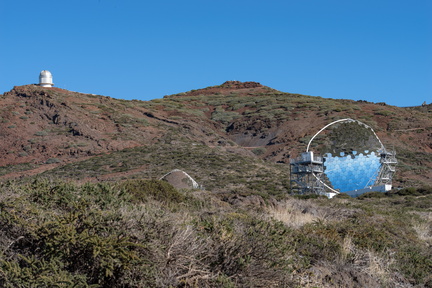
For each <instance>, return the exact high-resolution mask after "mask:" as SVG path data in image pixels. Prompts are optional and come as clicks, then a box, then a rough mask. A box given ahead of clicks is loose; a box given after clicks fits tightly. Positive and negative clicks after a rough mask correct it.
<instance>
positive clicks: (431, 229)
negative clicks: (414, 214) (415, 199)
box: [413, 212, 432, 246]
mask: <svg viewBox="0 0 432 288" xmlns="http://www.w3.org/2000/svg"><path fill="white" fill-rule="evenodd" d="M421 216H422V218H423V219H424V221H425V222H420V223H417V224H415V225H414V226H413V228H414V230H415V231H416V232H417V235H418V237H419V239H421V240H423V241H425V242H426V243H427V244H428V245H429V246H432V212H428V213H422V215H421Z"/></svg>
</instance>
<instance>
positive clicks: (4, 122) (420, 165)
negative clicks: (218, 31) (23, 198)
mask: <svg viewBox="0 0 432 288" xmlns="http://www.w3.org/2000/svg"><path fill="white" fill-rule="evenodd" d="M431 111H432V107H431V105H429V106H425V107H413V108H400V107H395V106H389V105H386V104H385V103H378V104H376V103H367V102H365V101H352V100H335V99H324V98H321V97H313V96H306V95H299V94H290V93H284V92H280V91H277V90H274V89H271V88H269V87H266V86H263V85H261V84H259V83H256V82H244V83H242V82H238V81H227V82H225V83H224V84H222V85H220V86H213V87H208V88H204V89H199V90H192V91H189V92H185V93H180V94H176V95H171V96H166V97H164V98H163V99H156V100H152V101H137V100H132V101H126V100H119V99H113V98H110V97H105V96H99V95H91V94H80V93H76V92H70V91H66V90H62V89H59V88H42V87H39V86H35V85H26V86H20V87H14V89H13V90H11V91H10V92H7V93H5V94H4V95H2V96H1V102H0V117H1V123H0V129H1V131H2V132H1V133H2V134H1V136H2V137H3V139H4V141H3V145H1V147H0V156H1V158H0V159H1V160H0V165H1V167H2V168H0V175H1V177H2V178H3V179H7V178H13V177H17V176H22V175H35V174H38V173H41V172H44V171H49V170H52V169H54V168H57V169H62V168H61V167H62V166H63V165H65V164H71V163H78V162H81V161H87V162H94V161H93V160H91V159H92V157H95V156H98V157H99V155H106V154H107V153H108V154H110V155H111V154H113V153H114V154H113V158H115V157H116V156H114V155H115V154H116V153H121V154H122V155H123V156H122V157H125V158H124V160H126V161H123V162H125V163H123V164H122V163H120V162H121V161H120V162H117V163H105V166H104V167H102V168H101V167H99V168H96V167H93V168H91V169H96V170H91V171H93V172H94V173H91V171H88V172H89V173H88V174H91V175H98V176H102V175H104V178H111V179H116V178H118V177H126V176H125V174H128V175H129V174H132V175H134V174H138V175H147V176H148V175H149V173H150V174H152V173H153V174H152V175H151V176H152V177H158V176H159V177H160V176H162V175H163V174H165V173H166V172H168V171H167V170H169V169H171V168H172V167H171V166H172V165H171V166H170V167H168V166H167V167H166V168H165V167H163V164H162V163H158V164H157V166H158V167H159V168H161V169H160V171H159V170H158V173H161V174H158V175H156V174H154V171H155V168H154V167H152V166H153V164H152V163H147V164H145V163H141V164H140V165H141V166H139V165H138V164H136V165H132V164H131V165H129V166H131V169H130V171H129V172H128V173H126V172H127V170H128V168H127V166H128V163H127V162H128V161H130V162H136V161H137V160H136V159H132V158H131V157H128V156H127V155H128V154H127V151H129V150H126V151H123V150H124V149H126V148H134V147H137V149H141V148H138V147H145V148H142V149H153V150H154V149H158V148H157V147H161V146H163V145H165V146H166V147H165V148H164V149H159V150H158V155H159V156H158V157H162V158H163V157H171V156H169V155H170V154H171V153H173V151H175V150H176V149H179V148H181V149H185V147H187V146H190V145H201V146H203V149H207V150H208V151H207V152H205V153H213V152H214V153H219V152H220V153H221V155H222V154H224V153H226V152H227V153H234V154H236V155H239V156H241V157H242V158H243V159H250V160H247V161H245V162H248V161H250V162H253V161H255V160H253V159H257V158H259V159H263V160H265V163H266V164H265V165H267V164H268V165H274V164H271V163H280V164H281V165H283V164H284V163H285V164H287V163H288V162H289V160H288V159H289V157H295V156H296V155H297V154H298V153H299V152H301V151H304V149H305V147H306V144H307V142H308V140H309V139H310V137H311V136H312V135H313V134H315V133H316V132H317V131H318V130H319V129H320V128H321V127H323V126H324V125H326V124H328V123H330V122H331V121H334V120H336V119H341V118H347V117H349V118H354V119H358V120H360V121H362V122H364V123H366V124H368V125H370V126H371V127H373V128H374V130H375V131H376V132H377V134H378V136H379V137H380V139H381V140H382V141H383V143H384V145H386V146H387V147H388V148H393V147H394V149H395V150H396V152H397V158H398V160H399V162H400V164H399V166H398V170H397V174H396V177H395V185H396V186H418V185H420V184H428V185H431V184H432V172H431V171H432V169H431V168H432V167H431V166H432V156H431V155H432V154H431V152H432V117H431V113H432V112H431ZM153 145H156V146H154V147H153ZM204 147H205V148H204ZM120 151H122V152H120ZM210 151H213V152H210ZM205 153H204V154H205ZM228 155H230V154H228ZM134 157H135V156H134ZM184 157H193V156H192V155H190V154H184ZM102 158H103V156H102ZM95 159H98V158H95ZM199 159H202V157H201V158H199ZM193 162H194V161H188V163H185V164H183V167H182V168H183V169H192V170H193V169H194V168H193V167H192V166H199V163H197V164H196V165H195V164H193ZM83 163H85V162H83ZM75 165H79V164H75ZM116 165H117V166H116ZM122 165H123V166H122ZM145 165H147V166H145ZM118 166H120V167H123V168H122V169H120V168H119V167H118ZM286 166H287V165H286ZM58 167H60V168H58ZM68 167H69V166H65V167H64V169H68ZM132 167H133V168H132ZM174 168H179V167H174ZM213 168H216V167H213ZM222 168H224V170H227V167H218V168H217V169H219V170H220V169H222ZM202 169H203V167H196V169H195V170H199V171H202V172H204V171H203V170H202ZM211 169H212V168H211ZM217 169H216V170H211V171H205V172H206V173H207V174H210V173H216V172H215V171H217ZM284 169H286V170H287V169H288V167H285V168H284ZM119 170H121V171H122V172H123V174H118V171H119ZM228 170H229V169H228ZM19 171H23V172H21V173H20V172H19ZM151 171H153V172H151ZM230 171H231V170H230ZM231 172H233V173H234V172H235V171H231ZM52 173H55V171H54V170H53V171H52ZM86 173H87V172H86ZM234 174H235V173H234ZM81 177H84V175H82V176H81ZM93 178H95V177H93ZM203 185H207V183H204V184H203Z"/></svg>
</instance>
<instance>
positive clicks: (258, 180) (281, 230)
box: [0, 81, 432, 288]
mask: <svg viewBox="0 0 432 288" xmlns="http://www.w3.org/2000/svg"><path fill="white" fill-rule="evenodd" d="M0 117H1V118H0V131H1V136H2V138H3V142H2V145H1V146H0V156H1V157H0V287H6V288H16V287H22V288H24V287H62V288H63V287H65V288H66V287H110V288H112V287H114V288H115V287H123V288H124V287H128V288H138V287H225V288H228V287H230V288H232V287H298V288H300V287H307V288H312V287H328V288H330V287H348V288H361V287H371V288H378V287H418V288H420V287H432V276H431V275H432V273H431V271H432V210H431V209H432V208H431V207H432V188H431V187H427V185H429V186H431V184H432V175H431V170H432V169H431V165H432V156H431V155H432V153H431V152H432V151H431V150H432V134H431V133H432V106H431V105H429V106H422V107H411V108H400V107H394V106H388V105H385V104H384V103H379V104H377V103H367V102H364V101H351V100H334V99H324V98H320V97H313V96H306V95H299V94H290V93H284V92H280V91H276V90H274V89H271V88H269V87H266V86H263V85H261V84H259V83H256V82H244V83H242V82H238V81H228V82H225V83H223V84H222V85H219V86H213V87H208V88H204V89H199V90H192V91H189V92H184V93H180V94H176V95H170V96H166V97H164V98H163V99H156V100H152V101H137V100H132V101H126V100H119V99H113V98H110V97H106V96H100V95H92V94H81V93H76V92H71V91H66V90H63V89H59V88H42V87H39V86H35V85H26V86H19V87H14V89H12V90H11V91H10V92H7V93H5V94H3V95H1V96H0ZM347 117H350V118H355V119H358V120H360V121H362V122H365V123H366V124H368V125H370V126H372V127H373V128H374V130H375V131H376V132H377V134H378V135H379V137H380V138H381V140H382V141H383V142H384V144H385V145H386V146H387V147H390V148H392V147H394V148H395V150H396V152H397V157H398V160H399V166H398V168H397V174H396V177H395V178H396V181H395V182H396V183H395V184H396V185H400V186H403V187H405V188H403V189H395V190H393V191H390V192H386V193H366V194H363V195H361V196H360V197H358V198H351V197H349V196H347V195H346V194H345V195H344V194H341V195H338V196H336V197H334V198H332V199H327V198H326V197H319V196H318V195H291V194H290V188H291V186H290V182H289V167H288V166H289V165H288V162H289V158H290V157H295V156H296V155H297V154H298V153H299V152H302V151H304V149H305V148H306V145H307V143H308V140H309V139H310V137H311V136H312V135H313V134H315V133H316V132H317V131H318V130H319V129H320V128H321V127H322V126H324V125H325V124H327V123H329V122H331V121H333V120H336V119H341V118H347ZM175 169H180V170H183V171H185V172H187V174H189V175H190V176H192V177H193V179H195V180H196V181H197V182H198V184H199V185H200V189H188V188H176V187H173V186H172V185H171V184H169V183H167V182H165V181H161V180H158V179H160V178H161V177H162V176H163V175H167V173H168V172H170V171H176V173H177V174H176V175H177V176H176V177H177V178H176V180H177V181H180V182H181V181H182V179H181V173H182V172H181V171H178V170H175ZM179 174H180V176H179ZM178 177H180V178H178ZM186 182H187V181H186ZM186 182H182V183H181V184H184V185H182V186H181V187H185V185H186V184H187V183H186ZM186 187H188V185H186ZM189 187H190V186H189Z"/></svg>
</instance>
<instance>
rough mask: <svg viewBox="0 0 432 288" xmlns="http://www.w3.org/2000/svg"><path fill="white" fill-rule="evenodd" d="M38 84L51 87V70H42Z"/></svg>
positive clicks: (52, 84)
mask: <svg viewBox="0 0 432 288" xmlns="http://www.w3.org/2000/svg"><path fill="white" fill-rule="evenodd" d="M39 85H40V86H41V87H53V86H54V83H53V80H52V75H51V72H50V71H48V70H42V71H41V72H40V74H39Z"/></svg>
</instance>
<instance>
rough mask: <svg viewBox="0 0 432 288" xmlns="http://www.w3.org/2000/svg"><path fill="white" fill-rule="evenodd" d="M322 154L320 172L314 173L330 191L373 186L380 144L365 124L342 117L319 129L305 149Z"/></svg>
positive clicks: (381, 146)
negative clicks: (322, 171) (318, 173)
mask: <svg viewBox="0 0 432 288" xmlns="http://www.w3.org/2000/svg"><path fill="white" fill-rule="evenodd" d="M310 151H313V152H315V153H317V154H320V155H322V156H323V159H324V162H323V166H324V173H323V174H324V175H323V176H322V177H317V176H316V175H315V174H314V176H315V177H316V178H317V180H319V181H320V182H321V183H322V184H323V185H324V186H325V187H326V188H327V189H329V190H330V191H332V192H334V193H339V192H348V191H354V190H359V189H364V188H366V187H370V186H373V185H374V183H375V182H376V181H377V178H378V176H379V172H380V167H381V162H380V161H381V155H382V153H383V152H384V151H385V148H384V145H383V144H382V142H381V140H380V139H379V138H378V136H377V135H376V133H375V131H374V130H373V129H372V128H371V127H370V126H368V125H366V124H364V123H362V122H360V121H358V120H354V119H350V118H346V119H340V120H337V121H334V122H332V123H330V124H328V125H326V126H324V127H323V128H322V129H321V130H319V131H318V132H317V133H316V134H315V135H314V136H313V137H312V138H311V140H310V141H309V143H308V145H307V149H306V152H310Z"/></svg>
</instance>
